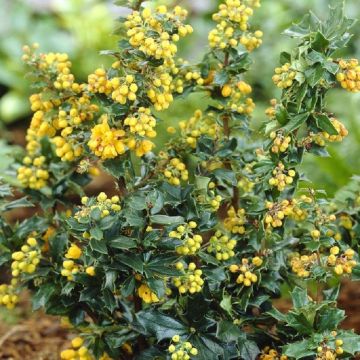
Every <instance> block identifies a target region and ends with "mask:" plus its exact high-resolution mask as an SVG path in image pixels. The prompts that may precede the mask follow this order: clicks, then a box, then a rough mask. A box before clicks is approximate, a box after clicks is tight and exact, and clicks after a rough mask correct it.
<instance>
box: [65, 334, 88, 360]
mask: <svg viewBox="0 0 360 360" xmlns="http://www.w3.org/2000/svg"><path fill="white" fill-rule="evenodd" d="M60 358H61V359H63V360H93V359H94V358H93V356H92V355H91V354H90V352H89V349H88V348H87V347H86V346H84V340H83V339H82V338H81V337H76V338H74V339H72V340H71V349H66V350H63V351H62V352H61V353H60Z"/></svg>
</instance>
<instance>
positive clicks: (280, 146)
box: [270, 131, 291, 154]
mask: <svg viewBox="0 0 360 360" xmlns="http://www.w3.org/2000/svg"><path fill="white" fill-rule="evenodd" d="M270 139H272V140H274V141H273V146H272V147H271V151H272V152H273V153H274V154H278V153H279V152H281V153H283V152H285V151H286V150H287V148H288V147H289V144H290V142H291V137H290V136H284V135H283V134H282V133H280V132H275V131H272V132H271V133H270Z"/></svg>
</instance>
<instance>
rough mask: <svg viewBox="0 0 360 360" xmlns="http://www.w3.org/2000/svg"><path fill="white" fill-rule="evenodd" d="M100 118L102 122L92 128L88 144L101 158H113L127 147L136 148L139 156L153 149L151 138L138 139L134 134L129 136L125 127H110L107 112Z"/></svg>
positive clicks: (122, 152)
mask: <svg viewBox="0 0 360 360" xmlns="http://www.w3.org/2000/svg"><path fill="white" fill-rule="evenodd" d="M100 120H101V123H100V124H97V125H95V126H94V127H93V128H92V129H91V137H90V140H89V142H88V146H89V148H90V150H91V151H92V152H93V153H94V154H95V155H96V156H99V157H100V158H101V159H103V160H106V159H113V158H115V157H117V156H118V155H122V154H124V153H125V152H126V150H127V149H130V150H135V154H136V156H139V157H141V156H143V155H145V154H147V153H148V152H149V151H151V150H152V148H153V146H154V144H153V143H152V142H151V141H150V140H147V139H143V140H136V139H135V138H134V137H133V136H131V137H129V138H128V137H126V132H125V131H124V130H123V129H116V128H110V126H109V124H108V116H107V115H106V114H104V115H102V116H101V118H100Z"/></svg>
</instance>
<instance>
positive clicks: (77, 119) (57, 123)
mask: <svg viewBox="0 0 360 360" xmlns="http://www.w3.org/2000/svg"><path fill="white" fill-rule="evenodd" d="M69 104H71V108H70V110H69V111H66V110H62V109H60V110H59V111H58V117H56V118H55V119H53V121H52V125H53V127H54V128H55V130H56V131H60V135H59V136H55V137H54V138H53V139H52V142H53V144H55V146H56V155H57V156H58V157H60V158H61V160H62V161H73V160H74V159H75V158H78V157H80V156H81V155H82V153H83V151H84V147H83V144H81V143H79V140H78V139H77V138H76V137H74V136H71V135H72V134H73V132H74V130H76V128H78V127H79V126H80V125H81V124H82V123H83V122H84V121H89V120H92V119H93V117H94V113H95V112H97V111H98V110H99V108H98V106H97V105H95V104H91V102H90V98H89V97H88V96H87V95H85V94H83V95H82V96H81V97H79V98H76V99H75V98H74V99H69V100H68V101H67V105H69Z"/></svg>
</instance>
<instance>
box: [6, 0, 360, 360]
mask: <svg viewBox="0 0 360 360" xmlns="http://www.w3.org/2000/svg"><path fill="white" fill-rule="evenodd" d="M129 6H130V7H132V10H133V11H132V13H131V14H130V15H129V16H127V17H126V18H124V19H121V20H120V27H119V36H120V37H121V40H120V42H119V50H117V51H107V52H106V54H108V55H109V56H112V57H113V58H114V62H113V64H112V66H111V67H110V68H109V69H105V68H101V67H100V68H98V69H96V70H95V71H94V73H93V74H90V75H89V77H88V82H87V83H85V84H79V83H77V82H76V81H75V79H74V76H73V75H72V74H71V62H70V61H69V59H68V57H67V55H66V54H58V53H49V54H39V55H37V53H36V50H35V48H36V47H37V46H36V45H35V46H32V47H28V46H26V47H24V51H25V54H24V56H23V59H24V61H25V62H26V63H27V64H28V66H29V67H30V69H31V72H30V76H31V77H32V79H33V86H34V89H35V93H34V94H33V95H32V96H31V98H30V102H31V109H32V110H33V112H34V115H33V118H32V121H31V125H30V128H29V130H28V133H27V149H26V150H27V154H26V156H25V157H24V159H23V162H22V165H21V166H19V167H18V169H17V171H18V180H19V182H20V183H21V185H22V188H23V192H24V194H26V197H27V200H25V199H20V200H19V199H18V200H16V201H15V202H10V203H9V201H3V205H2V209H3V210H4V211H5V210H8V209H10V208H14V207H17V206H25V205H29V202H31V203H33V204H34V205H36V209H37V210H36V214H35V215H34V216H32V217H31V218H28V219H26V220H24V221H21V222H19V223H17V224H7V223H6V221H5V220H4V219H3V220H1V232H0V235H1V251H2V252H1V263H2V264H3V266H7V265H8V266H9V268H11V273H12V279H11V280H10V281H9V283H8V284H4V285H1V287H0V302H1V303H2V304H3V305H4V306H7V307H8V308H9V309H11V308H13V307H14V306H15V305H16V303H17V301H18V293H19V291H20V290H21V289H23V288H28V289H30V290H31V291H32V292H33V297H32V301H33V307H34V309H35V310H36V309H39V308H43V309H45V311H46V312H47V313H48V314H53V315H60V316H61V317H62V320H63V322H64V324H65V325H66V326H67V327H68V328H69V329H70V330H69V331H73V332H74V333H77V336H76V337H75V338H74V339H73V340H72V344H71V346H70V347H69V348H68V349H66V350H64V351H63V352H62V353H61V355H60V357H61V359H69V360H70V359H79V360H85V359H99V358H101V359H110V358H113V359H143V360H145V359H159V360H160V359H172V360H181V359H184V360H186V359H199V360H210V359H214V360H216V359H224V360H225V359H244V360H250V359H262V360H265V359H267V360H269V359H281V360H284V359H289V360H290V359H318V360H320V359H326V360H331V359H337V358H340V359H353V358H354V356H355V353H356V352H358V351H360V337H359V336H358V335H356V334H354V333H353V332H352V331H348V330H347V331H345V330H341V328H339V324H340V323H341V321H342V320H343V319H344V317H345V315H344V311H343V310H341V309H338V308H337V306H336V305H337V304H336V301H337V297H338V295H339V289H340V283H341V279H342V278H344V277H347V278H348V277H350V276H351V274H353V275H352V276H353V278H356V277H358V274H359V271H358V270H357V269H359V267H358V265H357V263H358V254H357V252H358V245H357V239H358V236H359V233H360V226H359V222H358V221H359V219H358V215H357V214H358V208H359V205H360V202H359V201H358V197H357V196H358V194H356V193H352V192H351V191H346V192H345V193H346V194H347V195H346V196H347V197H346V199H345V200H344V199H343V201H340V202H338V203H337V202H335V201H331V202H330V201H329V200H327V198H326V195H325V194H324V192H322V191H319V190H313V189H311V188H309V184H308V182H304V181H303V180H304V179H305V178H304V176H303V175H302V174H301V173H300V170H299V165H300V164H301V162H302V159H303V157H304V156H306V155H307V154H308V153H312V154H315V155H318V156H324V155H326V144H327V143H328V142H336V141H341V140H342V139H343V138H344V137H345V136H346V135H347V130H346V128H345V126H344V125H343V124H342V122H340V120H339V119H337V118H336V117H335V115H334V114H331V113H329V112H328V111H327V110H326V109H325V99H326V93H327V91H328V90H330V89H332V88H334V87H336V86H339V85H340V86H341V87H343V88H344V89H346V90H348V91H351V92H356V91H358V90H360V66H359V65H358V61H357V60H355V59H349V60H345V59H338V58H337V57H336V52H337V51H338V50H339V49H342V48H343V47H345V46H346V44H347V43H348V41H349V40H350V38H351V36H350V35H349V33H348V31H349V28H350V27H351V26H352V25H353V23H354V21H353V20H350V19H347V18H346V17H344V14H343V7H342V6H341V5H339V6H338V7H336V8H333V9H331V13H332V15H331V17H330V18H329V19H328V20H326V21H320V20H319V19H318V18H317V17H316V16H315V15H314V14H310V15H308V16H306V17H305V18H304V19H303V21H302V22H301V23H299V24H296V25H294V26H293V27H291V28H290V29H289V30H287V31H286V34H287V35H289V36H291V37H293V38H296V39H297V46H296V48H295V49H294V50H293V51H292V53H291V54H290V53H285V52H284V53H282V54H281V56H280V66H279V67H277V68H276V69H275V75H274V76H273V81H274V83H275V84H276V85H277V86H278V87H279V88H281V89H282V95H281V97H280V99H278V100H271V107H269V108H268V109H267V111H266V115H267V120H266V121H265V122H264V126H263V131H262V134H263V138H262V139H260V140H259V134H258V133H257V134H254V133H253V131H252V130H251V129H252V128H251V127H250V125H249V121H250V118H251V113H252V112H253V110H254V106H255V105H254V102H253V100H252V98H251V97H250V94H251V91H252V89H251V86H250V85H249V84H247V83H246V82H245V80H244V73H245V72H246V71H247V69H248V67H249V65H250V64H251V60H250V57H249V54H250V53H251V52H252V51H253V50H255V49H256V48H257V47H258V46H260V45H261V42H262V40H261V38H262V32H261V30H252V29H251V27H250V25H249V19H250V18H251V16H252V15H253V11H254V9H255V8H257V7H258V6H260V4H259V1H258V0H241V1H240V0H226V1H225V2H224V3H223V4H221V5H220V6H219V9H218V11H217V12H216V13H215V14H214V15H213V21H214V23H215V25H214V29H213V30H211V31H210V33H209V50H208V52H207V53H206V54H205V56H204V58H203V61H202V62H201V63H200V64H198V65H190V64H189V63H188V62H186V61H183V60H180V59H178V58H177V57H176V53H177V45H176V44H177V42H178V41H179V40H180V39H181V38H182V37H184V36H187V35H189V34H191V33H192V31H193V29H192V28H191V26H189V25H187V24H186V22H185V21H186V15H187V12H186V10H184V9H182V8H180V7H179V6H177V7H175V8H174V9H171V10H168V9H167V8H166V7H165V6H159V7H157V8H156V9H154V8H150V7H144V6H143V5H142V2H141V1H130V2H129ZM194 92H197V93H200V96H202V97H207V98H208V100H207V103H208V104H209V106H208V107H207V109H206V110H203V111H200V110H197V111H196V112H195V113H194V115H193V116H192V117H191V118H190V119H188V120H184V121H181V122H179V124H178V126H176V127H169V128H168V132H169V138H170V140H169V141H168V143H167V144H166V145H165V146H163V148H155V147H154V144H153V142H152V140H151V139H152V138H154V137H155V136H156V124H157V122H158V117H159V118H161V114H162V113H161V111H162V110H165V109H167V108H168V107H169V105H170V104H171V103H172V102H173V99H174V98H175V97H177V96H187V95H188V94H190V93H194ZM254 135H256V137H255V136H254ZM99 168H101V169H103V170H105V171H107V172H108V173H110V174H111V175H112V176H113V178H114V181H116V185H117V186H116V190H115V191H116V192H117V193H115V192H112V193H108V194H107V193H106V192H105V191H104V192H100V193H99V194H96V196H89V197H88V196H86V194H85V193H84V186H85V185H86V184H88V183H89V182H90V181H91V177H92V176H96V175H98V173H99ZM355 180H356V179H355ZM85 190H86V188H85ZM104 190H105V189H104ZM349 194H350V195H349ZM10 195H11V189H10V187H9V186H7V185H2V187H1V196H3V197H9V196H10ZM77 196H78V197H77ZM80 197H81V201H80ZM77 199H78V200H77ZM74 201H75V202H76V205H74ZM337 204H338V205H337ZM356 270H357V271H356ZM289 293H290V294H291V298H292V302H293V307H292V308H291V309H290V310H289V311H288V312H280V311H279V310H277V309H276V306H275V304H274V300H275V299H277V298H279V297H281V296H282V295H283V296H286V294H289Z"/></svg>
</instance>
